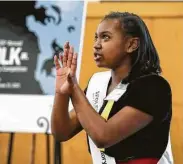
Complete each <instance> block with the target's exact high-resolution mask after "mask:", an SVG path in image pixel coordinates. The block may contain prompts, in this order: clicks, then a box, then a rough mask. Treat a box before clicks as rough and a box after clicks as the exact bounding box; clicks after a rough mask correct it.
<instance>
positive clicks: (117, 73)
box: [111, 64, 131, 86]
mask: <svg viewBox="0 0 183 164" xmlns="http://www.w3.org/2000/svg"><path fill="white" fill-rule="evenodd" d="M130 70H131V66H130V65H129V64H126V65H122V66H121V67H119V68H116V69H115V70H111V77H112V81H111V84H112V85H113V86H116V85H117V84H119V82H120V81H122V80H123V79H124V78H125V77H127V76H128V74H129V72H130Z"/></svg>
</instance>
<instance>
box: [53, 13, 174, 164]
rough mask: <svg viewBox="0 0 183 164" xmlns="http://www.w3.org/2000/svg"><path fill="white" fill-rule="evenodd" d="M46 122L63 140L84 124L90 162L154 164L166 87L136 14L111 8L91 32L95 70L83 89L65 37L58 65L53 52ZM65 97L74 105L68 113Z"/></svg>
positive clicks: (167, 104)
mask: <svg viewBox="0 0 183 164" xmlns="http://www.w3.org/2000/svg"><path fill="white" fill-rule="evenodd" d="M54 60H55V65H56V72H57V76H56V93H55V99H54V106H53V111H52V119H51V127H52V133H53V135H54V137H55V138H56V139H57V140H59V141H66V140H69V139H70V138H72V137H73V136H74V135H76V134H77V133H79V132H80V131H81V130H82V129H84V130H85V131H86V133H87V136H88V137H87V138H88V146H89V151H90V153H91V156H92V159H93V163H94V164H156V163H158V161H159V160H160V158H161V157H162V155H163V153H164V151H165V150H166V147H167V143H168V137H169V129H170V121H171V116H172V107H171V101H172V97H171V88H170V85H169V84H168V82H167V81H166V80H165V79H164V78H163V77H161V76H160V73H161V67H160V62H159V57H158V54H157V51H156V49H155V47H154V44H153V42H152V39H151V37H150V34H149V31H148V29H147V27H146V25H145V23H144V22H143V21H142V19H141V18H140V17H139V16H137V15H135V14H131V13H127V12H124V13H121V12H111V13H109V14H108V15H106V16H105V17H104V18H103V20H102V21H101V22H100V24H99V25H98V28H97V31H96V33H95V44H94V60H95V62H96V64H97V66H98V67H105V68H109V69H110V71H106V72H99V73H95V74H94V75H93V76H92V77H91V79H90V80H89V83H88V86H87V89H86V90H85V93H84V92H83V91H82V90H81V88H80V87H79V85H78V83H77V80H76V67H77V54H76V53H75V52H74V48H73V47H72V46H70V45H69V43H68V42H67V43H66V44H65V46H64V55H63V56H61V57H60V60H61V62H62V65H63V66H62V67H61V66H60V65H59V62H58V58H57V57H56V56H55V58H54ZM70 98H71V101H72V104H73V106H74V109H73V110H72V111H71V112H68V103H69V99H70Z"/></svg>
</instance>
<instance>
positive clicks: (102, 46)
mask: <svg viewBox="0 0 183 164" xmlns="http://www.w3.org/2000/svg"><path fill="white" fill-rule="evenodd" d="M127 49H128V44H127V39H126V38H125V37H124V35H123V32H122V29H121V25H120V22H119V21H118V20H117V19H107V20H104V21H102V22H101V23H100V24H99V26H98V28H97V32H96V34H95V44H94V60H95V62H96V64H97V66H98V67H105V68H110V69H115V68H117V67H119V66H120V65H122V64H123V63H124V61H126V60H128V61H129V60H130V55H129V54H128V53H127Z"/></svg>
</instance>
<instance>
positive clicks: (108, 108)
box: [100, 100, 114, 151]
mask: <svg viewBox="0 0 183 164" xmlns="http://www.w3.org/2000/svg"><path fill="white" fill-rule="evenodd" d="M113 104H114V100H109V101H108V102H107V104H106V106H105V108H104V110H103V112H102V114H101V116H102V117H103V118H104V119H105V120H107V119H108V117H109V113H110V112H111V110H112V107H113ZM100 151H105V148H101V149H100Z"/></svg>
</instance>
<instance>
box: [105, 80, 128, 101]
mask: <svg viewBox="0 0 183 164" xmlns="http://www.w3.org/2000/svg"><path fill="white" fill-rule="evenodd" d="M127 86H128V84H122V83H121V82H120V83H119V84H118V85H117V86H116V87H115V88H114V89H113V91H112V92H110V93H109V95H107V97H106V98H105V99H104V100H113V101H118V100H119V98H120V97H121V96H122V95H123V94H124V93H125V92H126V88H127Z"/></svg>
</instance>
